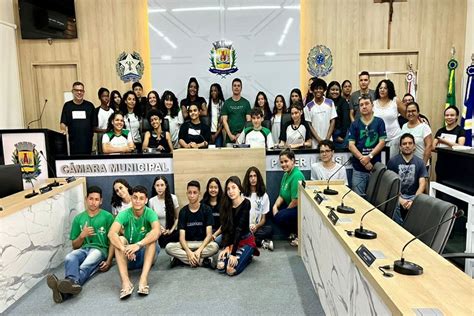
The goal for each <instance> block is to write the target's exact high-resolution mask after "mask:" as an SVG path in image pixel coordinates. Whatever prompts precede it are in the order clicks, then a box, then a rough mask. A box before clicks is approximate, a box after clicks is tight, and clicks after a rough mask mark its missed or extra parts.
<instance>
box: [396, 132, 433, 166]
mask: <svg viewBox="0 0 474 316" xmlns="http://www.w3.org/2000/svg"><path fill="white" fill-rule="evenodd" d="M405 133H410V134H412V135H413V137H414V138H415V146H416V149H415V156H417V157H418V158H420V159H423V154H424V152H425V142H424V140H425V137H426V136H428V135H431V128H430V127H429V126H428V124H426V123H420V124H418V125H417V126H415V127H414V128H409V127H408V123H405V124H403V126H402V135H403V134H405Z"/></svg>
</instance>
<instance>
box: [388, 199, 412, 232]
mask: <svg viewBox="0 0 474 316" xmlns="http://www.w3.org/2000/svg"><path fill="white" fill-rule="evenodd" d="M415 196H416V195H408V194H402V195H401V198H402V199H405V200H410V201H413V200H414V199H415ZM392 219H393V220H394V221H395V222H396V223H397V224H399V225H400V226H403V216H402V211H401V206H400V203H397V208H396V209H395V212H393V217H392Z"/></svg>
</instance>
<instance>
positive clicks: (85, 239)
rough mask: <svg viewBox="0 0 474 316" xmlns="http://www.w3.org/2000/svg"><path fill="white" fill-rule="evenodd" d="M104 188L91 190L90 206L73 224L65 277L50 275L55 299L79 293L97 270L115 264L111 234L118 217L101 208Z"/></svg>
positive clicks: (87, 200)
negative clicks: (109, 236) (71, 249)
mask: <svg viewBox="0 0 474 316" xmlns="http://www.w3.org/2000/svg"><path fill="white" fill-rule="evenodd" d="M101 204H102V190H101V189H100V188H99V187H96V186H92V187H89V188H88V189H87V196H86V206H87V209H86V210H85V211H84V212H82V213H80V214H78V215H76V217H74V220H73V222H72V225H71V233H70V239H71V240H72V248H73V249H74V250H73V251H72V252H70V253H69V254H68V255H67V256H66V259H65V262H64V263H65V279H63V280H58V278H57V277H56V276H55V275H54V274H49V275H48V277H47V284H48V286H49V288H51V290H53V300H54V301H55V302H56V303H61V302H62V301H63V300H65V299H67V298H69V297H71V296H72V295H75V294H79V293H80V292H81V290H82V285H84V283H86V281H87V280H89V278H90V277H91V276H93V275H94V274H95V273H96V272H97V270H100V271H102V272H105V271H107V270H109V268H110V266H111V265H112V259H113V255H114V248H113V247H112V246H111V247H109V239H108V238H107V233H108V231H109V228H110V226H111V225H112V223H113V221H114V217H113V216H112V214H110V213H109V212H107V211H104V210H102V209H100V205H101Z"/></svg>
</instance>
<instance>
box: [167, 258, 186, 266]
mask: <svg viewBox="0 0 474 316" xmlns="http://www.w3.org/2000/svg"><path fill="white" fill-rule="evenodd" d="M178 266H184V263H183V262H182V261H181V260H179V259H178V258H175V257H172V258H171V262H170V268H174V267H178Z"/></svg>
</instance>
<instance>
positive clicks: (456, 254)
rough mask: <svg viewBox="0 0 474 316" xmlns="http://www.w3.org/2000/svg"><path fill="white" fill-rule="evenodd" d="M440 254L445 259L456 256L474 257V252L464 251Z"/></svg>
mask: <svg viewBox="0 0 474 316" xmlns="http://www.w3.org/2000/svg"><path fill="white" fill-rule="evenodd" d="M442 256H443V258H445V259H457V258H464V259H474V253H465V252H453V253H444V254H442Z"/></svg>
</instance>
